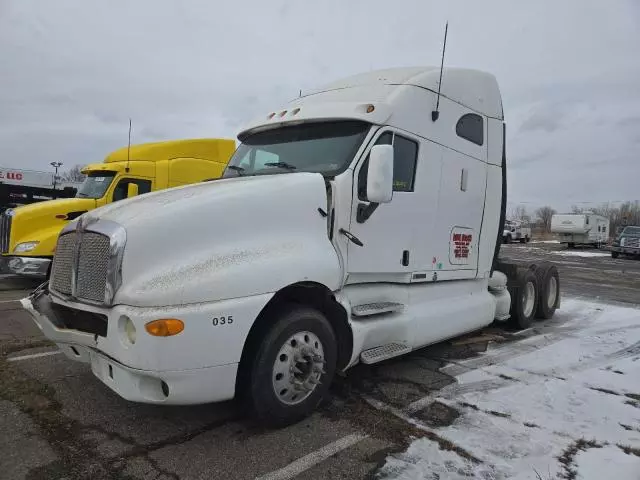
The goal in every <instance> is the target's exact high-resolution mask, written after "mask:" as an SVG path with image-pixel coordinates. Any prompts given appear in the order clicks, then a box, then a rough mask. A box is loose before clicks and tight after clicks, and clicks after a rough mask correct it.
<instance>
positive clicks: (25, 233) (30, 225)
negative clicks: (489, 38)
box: [10, 198, 96, 251]
mask: <svg viewBox="0 0 640 480" xmlns="http://www.w3.org/2000/svg"><path fill="white" fill-rule="evenodd" d="M94 208H96V201H95V200H94V199H92V198H60V199H58V200H47V201H45V202H38V203H33V204H31V205H23V206H21V207H17V208H14V209H13V211H12V216H13V218H12V220H11V239H10V243H11V246H10V249H11V251H13V248H15V245H16V244H18V243H21V242H28V241H32V240H39V241H40V240H41V238H40V236H41V233H42V232H43V231H49V230H52V231H54V234H55V231H58V232H59V231H60V230H62V227H64V225H65V224H66V223H67V220H65V219H63V218H56V215H69V214H71V215H69V216H70V220H72V219H74V218H77V217H78V216H79V215H80V214H81V213H84V212H87V211H89V210H93V209H94Z"/></svg>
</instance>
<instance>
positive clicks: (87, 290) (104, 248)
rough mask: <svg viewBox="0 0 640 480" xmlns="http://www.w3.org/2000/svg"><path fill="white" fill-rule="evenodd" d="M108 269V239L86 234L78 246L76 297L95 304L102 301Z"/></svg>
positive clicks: (98, 235) (102, 236)
mask: <svg viewBox="0 0 640 480" xmlns="http://www.w3.org/2000/svg"><path fill="white" fill-rule="evenodd" d="M108 267H109V237H105V236H104V235H100V234H99V233H93V232H86V233H85V234H84V235H83V236H82V243H81V244H80V258H79V261H78V280H77V284H76V285H77V291H76V296H77V297H78V298H87V299H89V300H95V301H97V302H102V301H104V290H105V287H106V285H107V268H108Z"/></svg>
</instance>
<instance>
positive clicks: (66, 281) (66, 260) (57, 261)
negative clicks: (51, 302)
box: [51, 232, 76, 295]
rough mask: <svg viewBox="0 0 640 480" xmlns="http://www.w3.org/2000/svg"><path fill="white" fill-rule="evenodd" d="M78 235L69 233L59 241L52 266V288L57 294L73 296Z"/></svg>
mask: <svg viewBox="0 0 640 480" xmlns="http://www.w3.org/2000/svg"><path fill="white" fill-rule="evenodd" d="M75 240H76V234H75V232H73V233H67V234H66V235H62V236H61V237H60V238H59V239H58V245H57V246H56V254H55V256H54V257H53V265H52V266H51V288H53V289H54V290H55V291H56V292H60V293H64V294H65V295H71V269H72V267H73V256H74V249H75V243H76V241H75Z"/></svg>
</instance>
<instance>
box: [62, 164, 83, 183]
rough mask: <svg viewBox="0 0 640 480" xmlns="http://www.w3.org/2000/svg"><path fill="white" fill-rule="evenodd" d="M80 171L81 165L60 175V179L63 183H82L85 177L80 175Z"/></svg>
mask: <svg viewBox="0 0 640 480" xmlns="http://www.w3.org/2000/svg"><path fill="white" fill-rule="evenodd" d="M81 170H82V165H76V166H75V167H72V168H70V169H69V170H65V171H64V172H62V173H60V179H61V180H62V181H63V182H82V181H84V178H85V177H86V175H85V174H84V173H82V172H81Z"/></svg>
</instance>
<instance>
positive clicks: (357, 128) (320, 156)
mask: <svg viewBox="0 0 640 480" xmlns="http://www.w3.org/2000/svg"><path fill="white" fill-rule="evenodd" d="M370 127H371V125H370V124H368V123H366V122H360V121H353V120H345V121H335V122H322V123H307V124H303V125H295V126H285V127H281V128H278V129H274V130H269V131H266V132H258V133H254V134H253V135H250V136H248V137H247V138H245V139H244V140H243V142H242V144H241V145H240V146H239V147H238V149H237V150H236V152H235V153H234V154H233V157H231V160H229V166H228V167H227V169H226V170H225V172H224V175H223V177H236V176H242V175H264V174H271V173H288V172H318V173H322V174H323V175H325V176H334V175H337V174H338V173H340V172H342V171H343V170H345V169H346V168H347V166H348V165H349V163H350V162H351V160H352V159H353V156H354V155H355V153H356V151H357V150H358V148H359V147H360V145H361V144H362V142H363V140H364V138H365V136H366V135H367V132H368V131H369V129H370Z"/></svg>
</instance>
